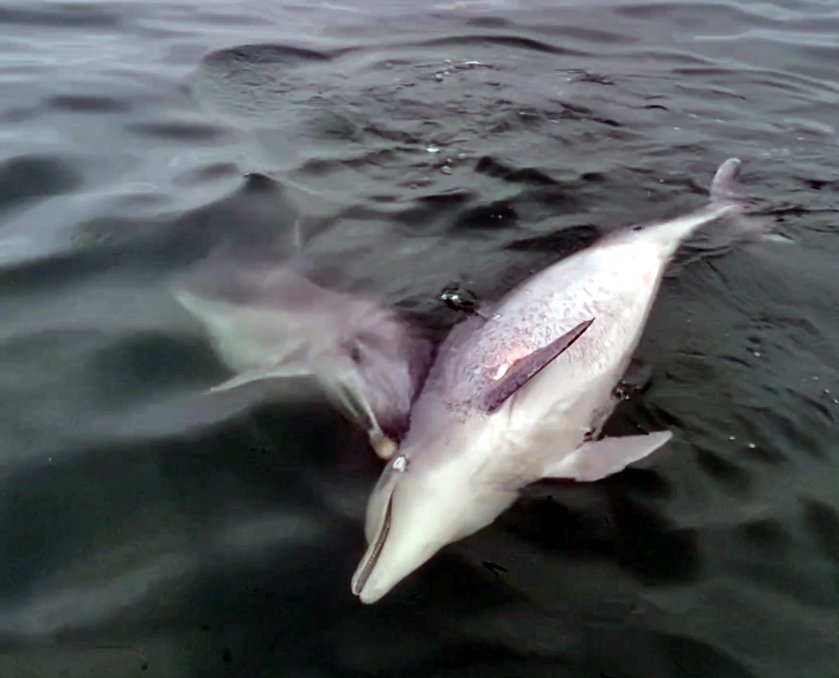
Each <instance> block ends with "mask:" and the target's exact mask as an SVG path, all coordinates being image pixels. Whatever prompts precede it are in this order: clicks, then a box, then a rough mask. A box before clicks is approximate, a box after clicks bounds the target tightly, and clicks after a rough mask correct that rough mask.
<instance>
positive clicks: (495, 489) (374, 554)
mask: <svg viewBox="0 0 839 678" xmlns="http://www.w3.org/2000/svg"><path fill="white" fill-rule="evenodd" d="M441 459H442V458H441V457H438V456H437V455H434V457H433V458H431V459H429V458H423V457H422V456H417V457H412V456H411V455H410V454H405V453H404V452H402V450H400V454H399V455H398V456H396V457H394V458H393V459H392V460H391V461H390V462H389V463H388V465H387V466H386V467H385V469H384V471H383V472H382V475H381V476H380V478H379V481H378V483H377V484H376V487H375V489H374V490H373V492H372V494H371V496H370V499H369V502H368V504H367V516H366V523H365V536H366V538H367V542H368V546H367V551H366V553H365V554H364V557H363V558H362V559H361V562H360V563H359V565H358V567H357V569H356V572H355V575H354V576H353V579H352V591H353V593H354V594H355V595H356V596H358V597H359V599H360V600H361V602H362V603H367V604H369V603H375V602H376V601H377V600H379V599H380V598H382V597H383V596H385V595H386V594H387V593H388V592H389V591H390V590H391V589H392V588H393V587H394V586H396V585H397V584H398V583H399V582H400V581H402V579H404V578H405V577H407V576H408V575H410V574H411V573H412V572H413V571H414V570H416V569H417V568H419V567H420V566H422V565H423V564H424V563H425V562H426V561H428V560H429V559H430V558H431V557H432V556H433V555H434V554H435V553H437V552H438V551H439V550H440V549H441V548H443V547H444V546H446V545H447V544H449V543H452V542H454V541H457V540H459V539H463V538H464V537H467V536H469V535H471V534H473V533H475V532H477V531H478V530H480V529H481V528H483V527H485V526H486V525H488V524H490V523H491V522H492V521H493V520H494V519H495V517H496V516H498V514H500V513H501V512H502V511H504V509H506V508H507V507H508V506H509V505H510V504H512V503H513V501H514V500H515V497H516V494H515V492H514V491H509V490H507V489H505V488H502V487H500V486H493V485H489V484H484V483H477V482H475V481H474V479H473V477H472V474H471V473H469V467H468V465H466V464H464V463H463V462H462V460H461V461H459V460H458V459H457V457H456V456H452V457H448V459H449V461H443V462H442V463H441Z"/></svg>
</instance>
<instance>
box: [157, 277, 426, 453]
mask: <svg viewBox="0 0 839 678" xmlns="http://www.w3.org/2000/svg"><path fill="white" fill-rule="evenodd" d="M199 277H201V276H199ZM203 277H204V278H205V279H209V281H210V284H209V285H207V284H205V285H204V287H210V289H209V290H207V289H205V290H203V291H201V292H198V291H190V290H188V289H186V288H185V287H180V288H178V289H177V290H174V291H173V295H174V297H175V299H177V301H178V302H179V303H180V304H181V305H182V306H183V307H184V308H186V309H187V310H188V311H189V312H190V313H191V314H192V315H193V316H195V317H196V318H197V319H198V320H200V321H201V323H202V324H203V325H204V327H205V329H206V331H207V333H208V334H209V336H210V338H211V340H212V343H213V346H214V348H215V350H216V352H217V354H218V355H219V356H220V358H221V359H222V360H223V361H224V363H225V364H226V365H227V366H228V367H229V368H230V369H231V370H232V371H234V372H236V373H237V374H236V376H234V377H232V378H231V379H229V380H228V381H226V382H224V383H223V384H220V385H219V386H216V387H215V388H213V389H211V392H215V391H221V390H227V389H232V388H237V387H240V386H243V385H245V384H248V383H251V382H255V381H265V380H272V379H280V378H284V377H295V376H312V377H313V378H314V379H316V380H317V382H318V384H319V385H320V386H321V387H322V388H323V390H324V391H325V392H326V395H327V396H328V397H329V398H330V399H331V400H332V402H334V403H335V404H336V405H338V406H339V408H340V409H341V410H342V411H343V412H344V413H345V414H346V415H347V416H348V417H349V418H350V419H351V420H352V421H354V422H355V423H357V424H358V425H360V426H362V427H364V428H365V429H366V430H367V433H368V435H369V437H370V442H371V444H372V446H373V448H374V449H375V450H376V452H377V454H378V455H379V456H381V457H382V458H385V459H386V458H388V457H389V456H390V455H391V454H392V453H393V451H394V450H395V449H396V445H397V444H398V441H399V440H400V439H401V437H402V436H403V435H404V434H405V431H406V430H407V428H408V414H409V411H410V407H411V403H412V402H413V399H414V397H415V395H416V392H417V390H418V387H419V384H420V382H421V380H422V378H423V377H424V376H425V374H426V372H427V368H428V363H429V360H430V346H429V345H428V342H427V340H425V339H424V338H422V337H420V336H418V335H417V334H415V333H414V332H413V331H412V330H411V328H410V327H409V326H408V325H407V324H406V323H405V322H403V321H401V320H400V319H399V318H398V317H397V315H396V314H395V313H394V312H393V311H391V310H389V309H386V308H385V307H384V306H382V305H380V304H379V303H378V302H377V301H376V300H374V299H372V298H368V297H363V296H360V295H353V294H347V293H344V292H339V291H335V290H330V289H327V288H324V287H321V286H319V285H316V284H314V283H313V282H311V281H310V280H309V279H308V278H307V277H306V276H305V275H303V274H301V273H299V272H297V271H296V270H294V269H293V268H292V266H290V265H281V266H276V265H273V266H270V267H259V266H255V265H254V264H253V263H250V264H249V265H248V267H235V266H227V267H219V266H215V267H210V268H209V272H208V273H205V274H204V276H203ZM205 282H206V281H205ZM199 287H200V285H199ZM219 287H221V288H223V289H221V290H219V289H218V288H219Z"/></svg>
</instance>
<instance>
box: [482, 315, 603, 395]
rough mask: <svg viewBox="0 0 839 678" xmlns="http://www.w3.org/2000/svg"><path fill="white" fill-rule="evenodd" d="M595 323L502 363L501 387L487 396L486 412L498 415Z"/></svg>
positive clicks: (587, 322)
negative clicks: (516, 395) (500, 408)
mask: <svg viewBox="0 0 839 678" xmlns="http://www.w3.org/2000/svg"><path fill="white" fill-rule="evenodd" d="M593 322H594V318H591V319H590V320H585V321H583V322H581V323H580V324H579V325H577V326H575V327H574V328H573V329H571V330H569V331H568V332H566V333H565V334H563V335H562V336H560V337H558V338H557V339H554V340H553V341H552V342H551V343H549V344H548V345H547V346H543V347H542V348H539V349H536V350H535V351H533V352H532V353H529V354H527V355H526V356H523V357H521V358H518V359H514V360H513V361H512V362H505V363H502V364H501V365H500V366H499V368H498V371H497V372H496V373H495V374H494V375H493V379H494V380H496V381H497V382H498V383H497V384H495V385H494V386H493V387H492V388H490V389H489V391H487V393H486V395H485V396H484V408H485V409H486V411H487V412H494V411H495V410H497V409H498V408H499V407H501V405H503V404H504V402H506V400H507V398H509V397H510V396H511V395H513V394H514V393H515V392H516V391H518V390H519V389H520V388H521V387H522V386H524V385H525V384H526V383H527V382H528V381H530V380H531V379H532V378H533V377H535V376H536V375H537V374H538V373H539V372H541V371H542V370H543V369H544V368H545V366H547V365H548V364H550V363H551V362H552V361H553V360H554V359H555V358H557V357H558V356H560V355H561V354H562V353H564V352H565V351H567V350H568V349H569V348H570V347H571V345H572V344H573V343H574V342H575V341H577V339H579V338H580V337H581V336H582V335H583V333H584V332H585V331H586V330H587V329H588V328H589V327H590V326H591V324H592V323H593Z"/></svg>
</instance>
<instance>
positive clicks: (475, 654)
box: [0, 0, 839, 678]
mask: <svg viewBox="0 0 839 678" xmlns="http://www.w3.org/2000/svg"><path fill="white" fill-rule="evenodd" d="M837 34H839V7H837V6H836V5H835V3H833V2H831V1H828V0H822V1H819V0H800V1H792V0H785V1H783V2H782V1H781V0H776V1H774V2H770V1H768V0H767V1H762V2H757V1H748V2H735V1H734V0H728V1H726V2H716V3H699V2H675V1H673V0H670V1H669V2H660V1H657V0H653V1H650V2H639V1H638V0H598V1H597V2H587V3H583V2H577V3H572V2H554V1H551V2H548V1H547V0H533V1H528V2H524V0H495V1H493V0H488V1H486V2H478V1H475V2H468V1H464V2H455V1H452V2H432V3H428V4H426V5H422V3H410V2H402V1H400V2H396V1H392V0H374V1H372V2H364V3H355V4H337V3H320V4H312V3H306V2H299V3H294V2H289V1H286V0H283V1H282V2H276V1H268V0H239V1H236V0H234V1H226V2H200V3H199V2H180V3H175V2H160V1H154V2H144V3H139V2H133V3H132V2H116V1H114V2H85V3H77V2H70V3H59V2H41V3H22V2H21V3H8V2H7V3H5V4H4V5H3V6H2V7H0V38H2V40H0V85H2V92H3V96H2V99H0V138H2V143H1V144H0V149H2V150H0V153H2V157H0V388H2V393H3V398H2V403H3V404H2V410H0V441H2V454H0V479H1V480H2V491H0V544H2V557H0V646H2V652H0V675H2V676H3V677H4V678H6V677H9V678H12V677H14V678H16V677H17V676H21V677H23V676H46V675H49V676H53V675H55V676H58V675H61V676H90V675H98V676H102V677H103V678H104V677H105V676H120V677H122V676H134V675H137V676H139V675H148V676H161V677H162V676H178V677H179V676H187V677H193V676H194V677H195V678H199V677H201V678H205V677H207V676H216V675H219V676H222V675H242V676H283V677H297V676H300V677H301V678H302V677H305V678H308V677H310V676H359V677H361V676H364V677H370V676H383V677H384V676H394V675H398V676H418V677H422V678H426V677H428V676H458V677H459V678H460V677H463V676H472V675H485V674H486V673H488V672H492V674H493V675H502V676H528V677H529V676H595V677H597V676H600V677H603V676H606V677H608V678H636V677H637V678H642V677H644V678H646V677H647V676H656V677H657V678H658V677H667V676H674V677H675V676H678V677H684V676H702V677H705V676H707V677H713V678H728V677H734V678H741V677H747V676H761V677H769V678H772V677H779V678H780V677H786V676H791V675H801V676H814V677H822V676H824V677H830V676H839V668H837V664H836V657H837V656H839V637H837V629H839V614H838V613H837V609H839V512H837V511H838V509H839V502H837V498H836V497H837V493H836V488H837V486H838V485H839V470H837V460H838V459H839V450H837V444H836V423H837V416H838V415H839V400H837V399H839V372H837V368H836V365H837V349H836V340H835V337H837V336H839V313H837V302H836V300H837V298H839V278H837V276H836V274H835V270H836V268H835V267H836V261H837V260H839V240H837V229H836V226H835V220H836V196H837V192H839V176H837V172H836V154H837V146H836V140H837V136H836V123H837V120H839V114H837V106H836V104H837V100H839V83H838V82H837V80H836V78H835V73H836V66H835V64H836V58H837V56H839V43H837V40H836V35H837ZM729 156H738V157H740V158H742V159H743V161H744V171H743V183H744V185H745V186H746V187H747V190H748V192H749V193H750V194H751V195H753V196H755V198H756V199H757V201H758V204H759V206H760V209H761V210H762V211H763V212H764V213H765V214H766V215H767V216H768V217H769V218H770V219H771V220H772V221H773V222H774V224H775V225H776V227H777V229H778V230H779V231H780V232H781V233H783V234H785V235H787V236H789V237H790V238H792V240H793V243H792V244H787V245H777V244H773V245H766V244H753V245H743V246H738V247H735V248H730V247H710V246H709V245H705V246H695V247H688V248H686V250H685V251H684V253H683V254H682V256H680V258H679V261H678V262H677V264H676V265H674V266H673V268H672V269H671V273H670V275H669V276H668V278H667V279H666V281H665V284H664V286H663V289H662V291H661V295H660V298H659V300H658V302H657V304H656V307H655V310H654V313H653V316H652V318H651V321H650V324H649V326H648V328H647V331H646V333H645V336H644V339H643V341H642V344H641V346H640V348H639V350H638V353H637V360H636V364H635V365H634V367H633V371H632V374H631V378H630V381H631V383H629V384H627V385H626V387H625V393H626V397H627V399H626V400H625V402H623V403H622V405H621V407H620V408H619V410H618V412H616V414H615V416H614V417H613V419H612V420H611V422H610V424H609V427H608V430H609V431H611V432H613V433H621V432H630V431H635V430H637V428H638V427H642V428H647V429H651V428H664V427H666V428H670V429H672V430H673V431H674V433H675V437H674V441H673V442H672V443H671V444H670V445H669V446H668V447H667V448H666V449H665V450H662V451H661V452H660V453H658V454H657V455H656V456H655V457H654V458H652V459H651V460H650V461H649V462H648V463H644V464H641V465H639V466H640V467H639V468H633V469H630V470H628V471H626V472H625V473H622V474H620V475H618V476H615V477H613V478H610V479H608V480H606V481H604V482H601V483H597V484H596V485H591V486H585V487H582V486H581V487H575V486H569V485H550V486H544V487H536V488H532V490H531V491H528V493H527V494H526V496H525V497H523V498H522V500H521V501H520V502H519V503H518V504H517V505H516V506H515V507H514V508H512V509H511V510H510V511H508V512H507V513H505V514H504V515H503V516H502V517H501V518H500V519H499V520H498V521H497V522H496V523H495V524H494V525H493V526H491V527H490V528H488V529H486V530H484V531H482V532H481V533H479V534H477V535H475V536H474V537H473V538H471V539H468V540H466V541H464V542H462V543H459V544H456V545H454V546H452V547H450V548H448V549H446V550H445V551H444V552H443V553H441V554H440V555H439V556H438V557H436V558H435V559H434V560H433V561H432V562H431V563H429V564H428V565H427V566H426V567H425V568H423V569H422V570H421V571H420V572H418V573H416V574H415V575H414V576H412V577H411V578H410V579H409V580H406V581H405V582H404V583H403V584H402V585H400V587H399V588H398V589H397V590H395V591H394V592H393V593H392V594H391V595H389V596H388V597H387V598H386V599H385V600H383V601H382V602H381V603H379V604H377V605H375V606H372V607H364V606H361V605H360V604H359V603H358V602H357V601H356V600H355V599H354V598H353V597H352V596H351V594H350V586H349V582H350V577H351V575H352V572H353V570H354V568H355V565H356V563H357V561H358V559H359V558H360V556H361V554H362V551H363V531H362V516H363V509H364V502H365V499H366V495H367V492H368V491H369V490H370V488H371V487H372V483H373V482H374V480H375V477H376V475H377V471H378V465H377V462H376V460H375V459H374V458H373V456H372V454H371V453H370V451H369V449H368V448H367V447H366V446H365V440H364V437H363V435H362V434H361V433H360V432H359V431H356V430H355V429H354V428H353V427H352V426H350V425H349V424H348V423H347V422H345V421H344V420H343V419H342V418H341V417H340V416H339V415H338V414H336V413H335V412H334V411H333V410H332V409H331V408H330V407H329V406H328V405H327V404H326V403H325V402H323V401H322V400H321V399H318V398H312V397H306V398H303V397H300V398H290V397H283V398H276V397H275V398H271V397H269V396H268V395H266V394H265V393H264V392H259V391H258V390H257V391H256V392H254V391H248V392H245V393H232V394H228V395H227V396H225V397H223V398H216V399H211V400H209V401H208V400H207V399H203V398H200V397H199V395H200V394H201V393H202V392H203V391H204V390H205V389H207V388H209V387H210V386H213V385H215V384H217V383H219V382H220V381H222V380H224V379H225V378H227V377H228V376H229V375H228V373H227V372H226V370H225V368H224V366H223V365H222V364H221V363H220V362H219V360H218V359H217V358H216V357H215V356H214V354H213V352H212V350H211V348H210V346H209V344H208V342H207V340H206V338H205V336H204V335H203V333H202V330H201V328H200V327H199V326H198V325H197V324H196V323H195V322H194V321H193V320H192V319H191V318H190V317H188V316H187V315H186V314H185V313H184V312H183V311H182V310H181V309H180V307H178V306H177V305H176V304H175V303H174V302H173V301H172V299H171V297H170V296H169V294H168V285H170V283H171V281H173V280H177V279H178V277H179V276H182V275H184V274H185V273H187V272H188V271H190V270H192V267H193V266H194V265H195V264H196V263H197V262H201V261H202V260H204V259H205V258H206V257H208V256H220V255H219V253H221V255H223V256H225V257H230V258H235V260H236V261H245V262H247V261H252V260H253V261H256V260H259V261H260V262H262V263H263V264H265V263H266V262H268V263H270V262H272V261H281V260H282V259H283V257H285V256H288V255H289V253H290V252H291V240H290V234H291V231H292V228H293V225H294V224H295V222H296V223H297V224H298V225H299V226H300V227H301V228H302V230H303V232H304V233H305V234H306V238H307V241H308V244H307V251H308V253H309V257H310V261H311V262H312V266H313V276H315V277H316V278H317V279H318V280H319V281H321V282H323V283H325V284H329V285H331V286H333V287H335V288H337V289H343V290H352V291H360V292H375V293H377V294H380V295H382V296H383V298H384V299H386V300H387V301H388V302H389V303H391V304H393V305H395V307H396V308H398V309H399V310H400V312H402V313H404V314H405V316H406V317H407V318H410V319H411V320H412V321H413V322H416V323H417V324H418V325H419V326H420V327H422V328H423V331H424V332H426V333H427V334H428V335H429V336H431V337H433V338H435V339H438V338H440V337H441V336H443V335H444V333H445V331H446V330H447V329H448V328H449V327H450V326H451V325H452V324H453V323H454V322H456V321H457V320H459V318H460V316H459V315H458V314H457V313H456V312H455V311H452V310H450V309H448V308H447V307H446V306H445V305H443V304H441V303H440V302H439V300H438V299H437V295H438V293H439V291H440V289H441V288H442V287H443V286H444V285H446V284H447V283H449V282H451V281H458V282H460V283H461V284H463V285H466V286H467V287H468V288H469V289H471V290H473V291H474V292H475V293H476V294H477V295H478V297H480V298H481V299H493V298H496V297H497V296H498V295H499V294H501V293H503V292H504V291H505V290H507V289H509V287H510V286H512V285H513V284H514V283H516V282H517V281H519V280H521V279H522V278H523V277H525V276H526V275H528V274H529V273H530V272H532V271H536V270H538V269H539V268H541V267H543V266H545V265H547V264H548V263H550V262H552V261H555V260H557V259H558V258H560V257H562V256H564V255H565V254H567V253H568V252H571V251H573V250H574V249H575V248H578V247H581V246H584V245H586V244H588V243H590V242H591V241H592V240H593V239H594V238H596V237H597V236H598V235H600V234H603V233H607V232H609V231H611V230H613V229H615V228H618V227H621V226H624V225H627V224H631V223H633V222H636V221H640V220H644V219H651V218H659V217H665V216H671V215H675V214H678V213H679V212H680V211H682V210H686V209H691V208H693V207H695V206H699V205H701V204H702V201H703V200H704V199H705V196H706V193H705V191H706V188H707V185H708V182H709V181H710V178H711V176H712V174H713V171H714V170H715V169H716V167H717V166H718V165H719V163H721V162H722V161H723V160H725V158H727V157H729ZM290 390H291V391H294V389H290Z"/></svg>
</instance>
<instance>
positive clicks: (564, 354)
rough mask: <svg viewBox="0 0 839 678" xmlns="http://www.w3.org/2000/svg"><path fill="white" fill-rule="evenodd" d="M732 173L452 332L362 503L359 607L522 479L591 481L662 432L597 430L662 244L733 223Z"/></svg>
mask: <svg viewBox="0 0 839 678" xmlns="http://www.w3.org/2000/svg"><path fill="white" fill-rule="evenodd" d="M739 169H740V161H739V160H737V159H729V160H727V161H726V162H725V163H723V164H722V165H721V166H720V168H719V169H718V170H717V172H716V174H715V176H714V179H713V182H712V185H711V201H710V203H709V204H708V205H707V206H706V207H705V208H704V209H700V210H698V211H696V212H693V213H691V214H688V215H686V216H683V217H679V218H676V219H673V220H669V221H664V222H656V223H650V224H646V225H643V226H635V227H633V228H630V229H626V230H621V231H619V232H617V233H614V234H610V235H608V236H606V237H604V238H603V239H602V240H601V241H600V242H599V243H596V244H595V245H593V246H592V247H590V248H588V249H586V250H583V251H581V252H578V253H576V254H573V255H571V256H569V257H567V258H565V259H563V260H561V261H559V262H558V263H556V264H553V265H552V266H550V267H548V268H547V269H545V270H543V271H542V272H540V273H538V274H537V275H535V276H533V277H531V278H530V279H528V280H526V281H524V283H522V284H521V285H519V286H518V287H517V288H515V289H514V290H513V291H511V292H509V293H508V294H507V295H506V296H505V297H504V298H503V299H501V301H500V302H498V303H497V304H496V305H495V306H494V308H491V309H488V310H487V311H486V312H485V313H483V314H482V316H471V317H470V318H469V319H468V320H466V321H464V322H462V323H461V324H459V325H458V326H456V327H455V328H454V329H453V330H452V332H451V333H450V334H449V336H448V337H447V338H446V340H445V341H444V342H443V344H442V345H441V346H440V348H439V351H438V354H437V358H436V359H435V362H434V364H433V365H432V367H431V369H430V372H429V374H428V377H427V379H426V381H425V383H424V385H423V387H422V390H421V392H420V394H419V396H418V398H417V400H416V402H415V404H414V405H413V409H412V411H411V421H410V428H409V430H408V433H407V435H406V437H405V438H404V439H403V440H402V442H401V445H400V448H399V453H398V455H396V456H395V457H394V458H393V459H392V460H391V461H390V462H389V463H388V464H387V466H386V467H385V469H384V471H383V472H382V474H381V477H380V478H379V481H378V483H377V485H376V487H375V489H374V491H373V493H372V495H371V496H370V499H369V501H368V505H367V516H366V525H365V535H366V538H367V542H368V547H367V551H366V553H365V555H364V557H363V558H362V559H361V562H360V563H359V565H358V568H357V570H356V572H355V575H354V577H353V579H352V591H353V593H354V594H355V595H357V596H359V598H360V599H361V601H362V602H363V603H374V602H376V601H377V600H379V599H380V598H382V596H384V595H386V594H387V593H388V592H389V591H390V590H391V589H392V588H393V587H394V586H395V585H397V584H398V583H399V582H400V581H401V580H402V579H404V578H405V577H406V576H408V575H409V574H411V573H412V572H413V571H414V570H416V569H417V568H418V567H420V566H421V565H422V564H423V563H425V562H426V561H427V560H428V559H429V558H431V557H432V556H433V555H434V554H435V553H436V552H437V551H438V550H439V549H441V548H442V547H443V546H445V545H446V544H449V543H451V542H454V541H456V540H459V539H462V538H464V537H466V536H468V535H470V534H473V533H474V532H476V531H478V530H480V529H481V528H483V527H485V526H486V525H489V524H490V523H491V522H492V521H494V520H495V518H496V517H497V516H498V515H499V514H500V513H501V512H503V511H504V510H506V509H507V508H508V507H509V506H510V505H511V504H513V502H514V501H515V500H516V498H517V496H518V493H519V491H520V490H521V489H522V488H523V487H524V486H525V485H527V484H529V483H532V482H535V481H538V480H539V479H542V478H565V479H573V480H576V481H595V480H599V479H601V478H604V477H606V476H608V475H611V474H613V473H617V472H619V471H621V470H622V469H624V468H625V467H626V466H627V465H629V464H631V463H633V462H635V461H638V460H640V459H642V458H644V457H646V456H647V455H649V454H650V453H652V452H653V451H655V450H656V449H658V448H659V447H661V446H662V445H664V444H665V443H666V442H667V441H668V440H669V439H670V437H671V433H670V432H669V431H661V432H655V433H651V434H649V435H634V436H626V437H618V438H604V439H601V440H598V439H597V438H598V436H599V432H600V428H601V426H602V424H603V423H604V421H605V419H606V418H607V417H608V415H609V414H610V413H611V412H612V410H613V408H614V406H615V404H616V403H615V398H614V396H613V392H614V388H615V386H616V384H617V383H618V381H619V380H620V378H621V377H622V375H623V374H624V371H625V370H626V368H627V366H628V363H629V360H630V358H631V356H632V353H633V351H634V350H635V348H636V346H637V344H638V342H639V340H640V337H641V333H642V330H643V328H644V325H645V323H646V321H647V318H648V315H649V313H650V309H651V307H652V305H653V301H654V299H655V297H656V293H657V292H658V289H659V285H660V283H661V279H662V275H663V273H664V270H665V267H666V265H667V263H668V261H669V260H670V258H671V256H672V255H673V253H674V252H675V250H676V248H677V247H678V246H679V244H680V243H681V242H682V241H683V240H684V239H685V238H686V237H688V236H689V235H690V234H692V233H693V232H694V231H695V230H696V229H698V228H700V227H701V226H704V225H706V224H709V223H711V222H713V221H716V220H717V219H720V218H734V219H735V220H738V219H739V223H740V224H741V225H743V224H746V223H747V222H746V220H745V218H743V214H742V212H743V205H742V202H741V200H740V199H739V198H738V196H737V194H736V192H735V190H734V180H735V179H736V176H737V174H738V173H739Z"/></svg>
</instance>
